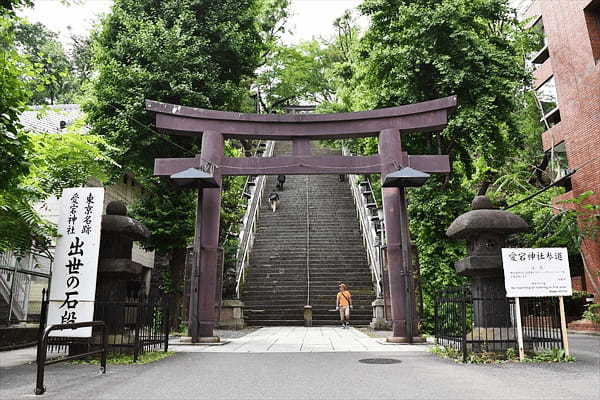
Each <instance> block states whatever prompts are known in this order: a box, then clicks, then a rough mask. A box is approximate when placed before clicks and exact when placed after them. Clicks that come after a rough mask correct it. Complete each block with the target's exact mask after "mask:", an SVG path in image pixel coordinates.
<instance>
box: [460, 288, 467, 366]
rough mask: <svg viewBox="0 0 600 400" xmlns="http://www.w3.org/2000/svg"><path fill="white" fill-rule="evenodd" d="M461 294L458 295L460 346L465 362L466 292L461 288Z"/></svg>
mask: <svg viewBox="0 0 600 400" xmlns="http://www.w3.org/2000/svg"><path fill="white" fill-rule="evenodd" d="M461 294H462V295H461V296H460V297H461V299H460V303H461V304H460V305H461V307H460V320H461V321H460V322H461V325H462V338H461V346H462V359H463V362H467V294H466V292H465V291H464V290H463V291H462V293H461Z"/></svg>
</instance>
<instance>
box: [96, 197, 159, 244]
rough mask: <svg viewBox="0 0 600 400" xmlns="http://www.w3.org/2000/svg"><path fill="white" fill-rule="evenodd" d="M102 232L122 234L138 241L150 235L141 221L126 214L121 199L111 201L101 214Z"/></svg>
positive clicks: (125, 208) (125, 207)
mask: <svg viewBox="0 0 600 400" xmlns="http://www.w3.org/2000/svg"><path fill="white" fill-rule="evenodd" d="M102 232H106V233H109V232H110V233H113V234H117V235H124V236H126V237H128V238H129V239H130V240H133V241H138V240H143V239H147V238H149V237H150V231H149V230H148V228H146V226H144V224H142V223H141V222H139V221H137V220H135V219H133V218H131V217H128V216H127V206H125V203H123V202H122V201H111V202H110V203H108V205H107V206H106V215H103V216H102Z"/></svg>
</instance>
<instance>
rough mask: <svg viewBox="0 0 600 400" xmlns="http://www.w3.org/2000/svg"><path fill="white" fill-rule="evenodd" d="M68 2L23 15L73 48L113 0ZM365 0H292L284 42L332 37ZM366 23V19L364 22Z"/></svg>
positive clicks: (39, 5)
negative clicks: (74, 39) (74, 37)
mask: <svg viewBox="0 0 600 400" xmlns="http://www.w3.org/2000/svg"><path fill="white" fill-rule="evenodd" d="M70 3H71V4H70V5H65V4H64V3H63V2H61V0H35V5H34V7H33V8H30V9H25V10H23V11H21V12H20V15H21V16H23V17H25V18H27V19H28V20H29V21H30V22H41V23H42V24H44V25H46V27H48V28H49V29H50V30H52V31H54V32H56V33H58V34H59V38H60V40H61V42H62V43H63V45H65V47H67V48H69V47H71V40H70V37H71V35H73V34H75V35H82V36H85V35H87V34H88V32H89V31H90V29H91V28H92V27H93V25H94V23H95V22H97V21H98V18H99V16H100V15H101V14H103V13H108V12H109V11H110V8H111V6H112V3H113V1H112V0H71V1H70ZM360 3H361V0H292V6H291V12H292V15H293V16H292V18H291V19H290V21H289V22H288V26H287V29H288V30H291V32H290V33H286V35H285V36H284V37H283V41H284V43H287V44H294V43H298V42H300V41H303V40H309V39H311V38H313V37H329V36H332V35H333V34H334V29H333V26H332V24H333V21H334V20H335V19H336V18H337V17H339V16H341V15H342V14H343V13H344V11H345V10H346V9H349V8H355V7H356V6H357V5H358V4H360ZM360 23H361V25H363V26H366V25H367V23H366V20H365V19H362V20H361V21H360Z"/></svg>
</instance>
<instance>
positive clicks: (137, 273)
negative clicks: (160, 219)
mask: <svg viewBox="0 0 600 400" xmlns="http://www.w3.org/2000/svg"><path fill="white" fill-rule="evenodd" d="M148 237H150V231H149V230H148V228H146V227H145V226H144V225H143V224H142V223H141V222H139V221H136V220H135V219H133V218H130V217H128V216H127V207H126V206H125V203H123V202H121V201H111V202H110V203H108V205H107V207H106V215H103V216H102V230H101V236H100V254H99V257H98V283H97V285H96V301H136V300H138V299H139V298H140V297H141V296H142V295H143V294H144V292H145V290H144V289H145V288H146V284H145V275H146V273H147V271H146V270H147V268H145V267H144V266H143V265H142V264H139V263H137V262H135V261H132V248H133V242H135V241H140V240H143V239H146V238H148Z"/></svg>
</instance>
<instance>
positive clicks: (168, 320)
mask: <svg viewBox="0 0 600 400" xmlns="http://www.w3.org/2000/svg"><path fill="white" fill-rule="evenodd" d="M166 308H167V312H166V313H165V317H164V320H163V323H164V324H165V325H164V329H165V345H164V348H165V353H166V352H167V351H169V333H170V330H171V329H170V328H171V296H169V297H168V298H167V307H166Z"/></svg>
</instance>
